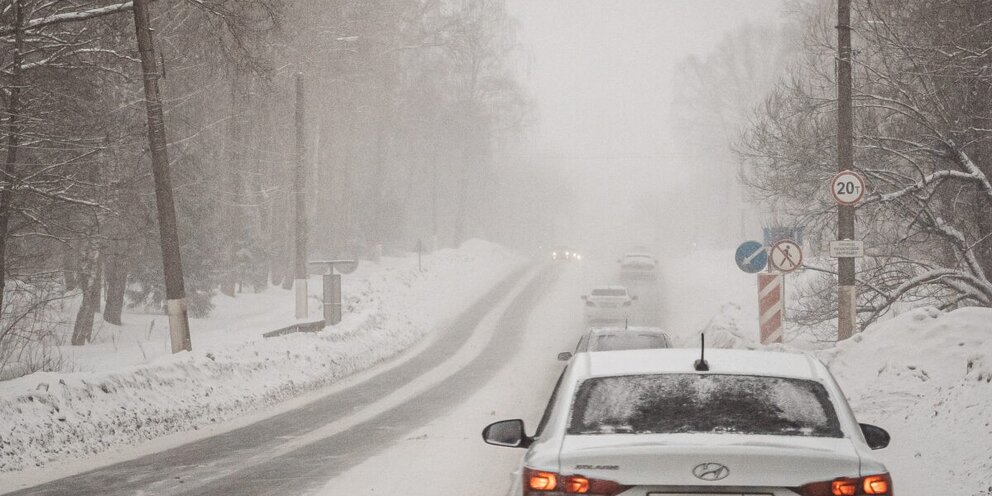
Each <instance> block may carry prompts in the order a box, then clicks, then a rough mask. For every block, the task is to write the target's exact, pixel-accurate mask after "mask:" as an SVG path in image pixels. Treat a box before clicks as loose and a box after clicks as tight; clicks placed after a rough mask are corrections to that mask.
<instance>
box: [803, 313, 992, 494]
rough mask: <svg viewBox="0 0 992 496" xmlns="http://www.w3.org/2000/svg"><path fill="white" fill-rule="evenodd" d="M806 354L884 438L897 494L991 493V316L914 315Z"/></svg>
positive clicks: (883, 452) (885, 457)
mask: <svg viewBox="0 0 992 496" xmlns="http://www.w3.org/2000/svg"><path fill="white" fill-rule="evenodd" d="M816 354H817V355H818V356H819V357H820V358H821V359H822V360H823V361H824V362H825V363H827V365H829V366H830V369H831V371H832V372H833V373H834V375H835V376H836V378H837V381H838V382H840V385H841V387H842V388H843V389H844V392H845V393H846V394H847V395H848V399H849V400H850V402H851V405H852V407H853V408H854V411H855V412H856V413H857V415H858V419H859V420H860V421H861V422H866V423H871V424H876V425H879V426H881V427H883V428H885V429H886V430H888V431H889V433H890V434H892V444H891V445H890V446H889V447H888V448H886V449H884V450H881V451H878V452H877V453H878V455H879V457H880V458H881V459H882V460H883V461H885V463H886V465H887V466H888V467H889V470H891V471H892V476H893V478H894V480H895V487H896V491H898V493H899V494H906V495H914V494H920V495H923V494H967V495H975V496H977V495H992V309H988V308H963V309H959V310H955V311H953V312H949V313H941V312H939V311H938V310H936V309H934V308H920V309H916V310H913V311H911V312H908V313H905V314H903V315H900V316H898V317H896V318H893V319H891V320H888V321H885V322H881V323H879V324H876V325H873V326H871V327H869V328H868V329H867V330H865V332H863V333H861V334H858V335H855V336H854V337H853V338H851V339H849V340H847V341H844V342H842V343H839V344H838V345H837V346H836V347H833V348H830V349H827V350H822V351H819V352H816Z"/></svg>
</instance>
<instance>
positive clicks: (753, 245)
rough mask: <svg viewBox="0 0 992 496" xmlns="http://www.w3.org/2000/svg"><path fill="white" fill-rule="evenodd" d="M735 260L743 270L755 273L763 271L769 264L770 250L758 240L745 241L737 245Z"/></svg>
mask: <svg viewBox="0 0 992 496" xmlns="http://www.w3.org/2000/svg"><path fill="white" fill-rule="evenodd" d="M734 260H735V261H736V262H737V266H738V267H740V269H741V270H743V271H744V272H747V273H748V274H754V273H757V272H761V271H762V270H763V269H764V268H765V266H766V265H767V264H768V251H766V250H765V246H764V245H762V244H761V243H759V242H757V241H745V242H743V243H741V245H740V246H738V247H737V253H735V254H734Z"/></svg>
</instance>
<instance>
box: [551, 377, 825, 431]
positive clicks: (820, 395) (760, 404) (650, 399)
mask: <svg viewBox="0 0 992 496" xmlns="http://www.w3.org/2000/svg"><path fill="white" fill-rule="evenodd" d="M568 433H569V434H579V435H582V434H669V433H737V434H767V435H778V436H816V437H842V436H843V434H842V433H841V430H840V423H839V422H838V421H837V414H836V413H835V412H834V409H833V407H832V405H831V403H830V398H829V396H828V394H827V391H826V389H824V388H823V386H822V385H821V384H819V383H817V382H814V381H808V380H802V379H788V378H781V377H762V376H745V375H721V374H706V375H703V374H663V375H633V376H616V377H599V378H593V379H588V380H586V381H584V382H583V383H582V384H581V386H580V387H579V391H578V392H577V393H576V395H575V399H574V401H573V404H572V413H571V418H570V420H569V426H568Z"/></svg>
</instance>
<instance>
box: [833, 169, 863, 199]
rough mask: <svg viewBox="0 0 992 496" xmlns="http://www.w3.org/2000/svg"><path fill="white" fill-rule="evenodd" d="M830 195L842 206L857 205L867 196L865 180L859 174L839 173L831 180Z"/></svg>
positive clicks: (848, 171)
mask: <svg viewBox="0 0 992 496" xmlns="http://www.w3.org/2000/svg"><path fill="white" fill-rule="evenodd" d="M830 194H831V195H833V197H834V201H836V202H837V203H838V204H840V205H855V204H857V203H858V202H859V201H861V199H862V198H864V196H865V178H864V177H861V174H858V173H857V172H854V171H851V170H846V171H840V172H838V173H837V174H836V175H835V176H834V177H833V179H831V180H830Z"/></svg>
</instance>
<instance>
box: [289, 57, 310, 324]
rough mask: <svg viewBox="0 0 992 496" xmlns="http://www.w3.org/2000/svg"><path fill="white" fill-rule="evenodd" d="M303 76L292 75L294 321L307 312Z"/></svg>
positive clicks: (305, 148) (304, 315)
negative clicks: (293, 114)
mask: <svg viewBox="0 0 992 496" xmlns="http://www.w3.org/2000/svg"><path fill="white" fill-rule="evenodd" d="M303 98H304V95H303V73H297V74H296V173H295V177H294V181H293V195H294V197H295V199H296V202H295V203H296V208H295V210H296V221H295V222H294V224H295V225H296V236H295V239H296V243H295V259H294V263H293V272H294V278H295V279H296V280H295V281H293V285H294V286H296V318H298V319H305V318H307V315H308V314H309V312H308V311H307V310H308V309H307V218H306V214H307V212H306V208H307V201H306V191H307V189H306V182H307V169H306V156H307V145H306V135H305V134H304V133H305V126H304V120H303V119H304V113H303V111H304V109H303Z"/></svg>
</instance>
